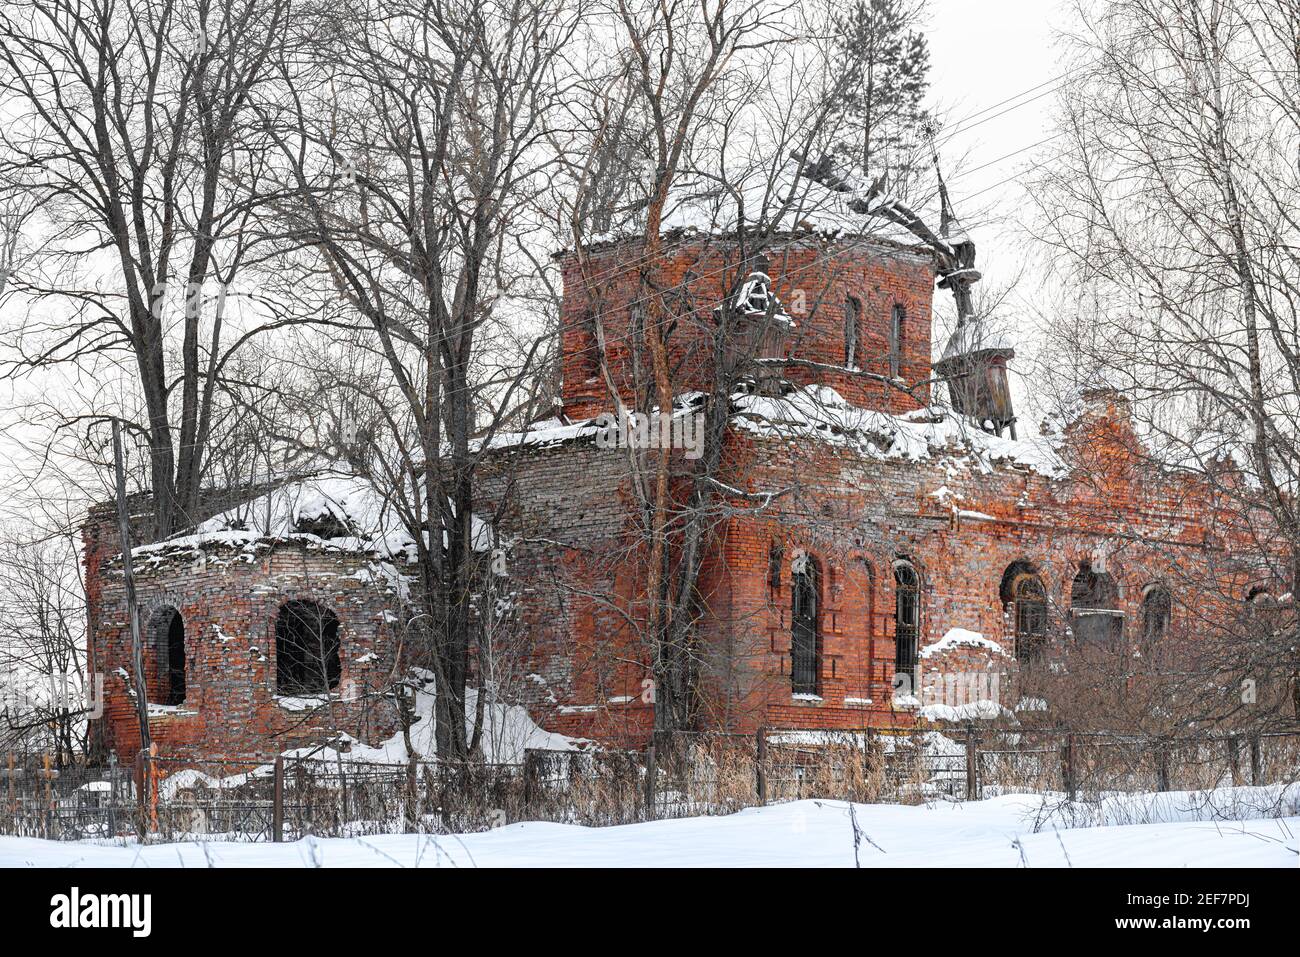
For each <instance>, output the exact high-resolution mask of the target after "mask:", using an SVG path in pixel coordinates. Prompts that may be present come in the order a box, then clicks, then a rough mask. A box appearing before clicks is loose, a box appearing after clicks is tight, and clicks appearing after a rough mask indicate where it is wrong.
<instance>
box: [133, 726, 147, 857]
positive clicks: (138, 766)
mask: <svg viewBox="0 0 1300 957" xmlns="http://www.w3.org/2000/svg"><path fill="white" fill-rule="evenodd" d="M148 786H149V753H148V752H147V751H145V750H144V749H143V748H141V749H140V750H139V751H136V753H135V836H136V839H137V840H138V841H139V842H140V843H141V844H143V843H144V839H145V834H146V830H145V822H146V821H147V820H148V817H147V815H148V814H149V795H148V794H147V793H146V789H147V788H148Z"/></svg>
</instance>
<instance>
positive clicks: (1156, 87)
mask: <svg viewBox="0 0 1300 957" xmlns="http://www.w3.org/2000/svg"><path fill="white" fill-rule="evenodd" d="M1075 12H1076V20H1077V23H1078V26H1077V29H1076V31H1075V33H1074V34H1073V35H1072V36H1070V37H1068V38H1067V39H1068V42H1069V46H1070V49H1071V51H1072V64H1071V66H1072V69H1071V74H1072V79H1071V80H1070V82H1069V84H1068V86H1067V88H1066V91H1065V94H1064V96H1063V98H1062V101H1061V105H1060V118H1059V124H1060V132H1061V135H1062V138H1063V139H1064V140H1065V141H1066V143H1067V145H1066V148H1065V150H1064V151H1063V153H1062V154H1061V156H1060V158H1059V160H1058V161H1057V162H1055V163H1053V164H1051V165H1049V166H1047V167H1046V168H1045V170H1044V172H1043V173H1042V174H1041V177H1040V178H1039V181H1038V182H1037V183H1036V184H1035V189H1034V191H1033V194H1032V195H1033V196H1034V197H1035V198H1036V200H1037V201H1038V203H1039V207H1040V211H1041V216H1040V217H1038V226H1037V232H1038V234H1039V235H1040V236H1041V238H1042V239H1044V240H1045V241H1046V242H1047V243H1048V245H1049V248H1050V249H1051V250H1052V253H1053V256H1054V262H1055V264H1056V265H1057V266H1059V267H1060V270H1061V275H1062V276H1064V277H1065V278H1067V279H1068V280H1069V281H1070V282H1071V287H1070V288H1071V289H1072V290H1077V292H1072V293H1071V295H1070V296H1069V297H1068V298H1066V297H1063V299H1065V301H1064V302H1063V303H1062V308H1061V309H1060V310H1059V313H1058V314H1057V315H1056V316H1055V317H1053V319H1052V320H1051V321H1050V322H1049V323H1048V333H1049V345H1048V348H1047V349H1046V350H1045V353H1046V354H1048V355H1051V356H1052V357H1053V363H1052V365H1053V368H1052V369H1050V370H1046V372H1047V373H1048V374H1047V375H1045V376H1044V377H1043V379H1042V381H1044V382H1045V383H1046V382H1054V384H1055V386H1056V392H1057V397H1058V399H1060V400H1062V401H1063V402H1064V403H1066V404H1072V403H1074V402H1075V401H1077V396H1078V394H1079V390H1080V389H1082V388H1088V387H1093V388H1095V387H1098V386H1105V387H1109V388H1112V389H1115V390H1117V391H1118V392H1119V393H1120V394H1122V397H1123V401H1121V403H1120V405H1121V407H1122V409H1123V411H1124V412H1126V413H1127V414H1129V415H1130V416H1131V420H1132V424H1133V428H1134V430H1135V433H1134V434H1135V437H1136V438H1140V439H1141V440H1142V443H1143V446H1144V448H1143V449H1139V448H1138V447H1137V445H1136V444H1134V452H1135V454H1137V455H1139V457H1145V458H1146V459H1147V461H1146V462H1145V466H1146V467H1150V468H1151V469H1152V470H1153V475H1155V476H1158V478H1159V481H1161V482H1166V483H1168V482H1170V481H1171V480H1182V484H1181V486H1178V485H1167V487H1182V488H1184V489H1185V490H1186V492H1185V501H1184V502H1182V503H1174V505H1173V507H1175V508H1182V507H1192V506H1193V505H1194V506H1196V507H1198V508H1201V509H1204V514H1206V515H1209V516H1211V517H1212V519H1211V524H1210V528H1209V530H1208V532H1207V535H1208V539H1207V542H1206V543H1205V546H1206V547H1205V551H1204V561H1203V562H1200V563H1197V564H1196V566H1195V567H1194V568H1188V567H1187V566H1186V564H1185V563H1181V562H1178V561H1176V560H1174V559H1173V557H1172V555H1171V557H1170V565H1169V567H1170V577H1171V579H1174V580H1175V581H1177V582H1178V584H1179V585H1180V586H1181V587H1182V589H1183V595H1182V597H1181V599H1180V600H1179V602H1178V605H1179V607H1180V608H1181V609H1182V610H1184V612H1185V613H1186V614H1187V615H1188V616H1189V617H1190V618H1192V619H1193V620H1194V621H1195V622H1196V624H1197V631H1198V632H1199V635H1198V637H1199V638H1200V639H1201V640H1202V641H1204V642H1205V643H1206V644H1205V645H1204V647H1203V648H1202V649H1201V650H1200V651H1198V652H1197V653H1196V654H1195V658H1194V660H1195V661H1196V662H1197V666H1196V667H1194V668H1193V667H1190V664H1189V660H1188V659H1185V660H1184V667H1183V668H1182V669H1181V672H1182V673H1183V675H1184V678H1185V680H1184V682H1183V684H1184V688H1183V692H1182V700H1183V701H1184V702H1185V703H1187V704H1188V706H1189V707H1188V713H1189V714H1191V715H1194V716H1196V717H1198V718H1200V719H1203V720H1225V721H1226V720H1238V719H1239V718H1241V717H1242V716H1243V715H1245V714H1249V713H1250V712H1251V711H1252V705H1253V703H1254V702H1255V699H1254V698H1253V697H1252V698H1250V701H1247V700H1246V698H1247V697H1249V696H1247V695H1243V694H1240V693H1238V692H1237V685H1238V683H1239V682H1243V681H1246V682H1257V683H1258V685H1259V687H1260V698H1259V702H1260V705H1259V709H1258V710H1259V711H1260V712H1261V714H1260V715H1259V717H1260V719H1261V720H1262V719H1265V718H1267V717H1268V716H1269V715H1270V714H1272V715H1275V714H1276V711H1275V710H1273V711H1271V712H1269V713H1263V712H1264V711H1265V709H1263V700H1264V697H1263V686H1264V685H1265V683H1267V682H1273V683H1274V687H1273V689H1272V691H1273V693H1272V694H1271V695H1270V696H1269V700H1271V701H1272V702H1273V703H1274V706H1276V703H1277V702H1278V701H1279V699H1280V698H1281V697H1283V696H1284V695H1282V694H1279V693H1278V692H1279V691H1280V689H1281V688H1284V687H1285V686H1286V684H1287V682H1288V681H1290V680H1293V676H1294V674H1295V671H1296V668H1297V664H1298V662H1297V658H1296V652H1295V616H1294V603H1293V601H1292V600H1291V598H1290V595H1292V594H1294V593H1295V590H1296V587H1297V585H1300V579H1298V577H1297V576H1300V549H1298V547H1297V546H1300V514H1297V511H1296V509H1297V494H1296V493H1297V480H1300V444H1298V439H1300V432H1298V431H1297V424H1298V422H1297V415H1298V414H1300V407H1297V404H1296V396H1297V394H1298V393H1300V311H1298V307H1300V289H1298V288H1297V285H1296V276H1297V272H1298V271H1297V265H1300V263H1298V262H1297V253H1296V250H1297V244H1296V235H1297V223H1298V222H1300V206H1298V205H1297V202H1296V195H1297V192H1296V188H1297V186H1298V185H1300V182H1297V179H1298V177H1300V171H1298V170H1297V168H1296V166H1295V162H1294V159H1295V143H1296V140H1297V136H1300V97H1297V94H1296V89H1295V81H1294V80H1295V71H1296V68H1297V65H1298V64H1300V52H1298V51H1300V48H1298V47H1297V46H1296V42H1295V39H1296V29H1297V27H1296V25H1297V23H1300V7H1297V6H1296V5H1295V4H1294V3H1290V2H1282V3H1276V2H1254V0H1246V2H1241V3H1232V4H1225V3H1220V2H1215V0H1192V2H1188V3H1174V2H1166V0H1096V2H1092V0H1080V2H1078V3H1077V4H1076V11H1075ZM1098 474H1099V475H1100V474H1101V473H1100V470H1099V472H1098ZM1229 544H1230V545H1231V546H1232V547H1231V548H1228V549H1227V551H1226V552H1225V551H1223V547H1224V546H1225V545H1229ZM1234 551H1235V553H1236V555H1238V556H1239V557H1238V558H1237V559H1231V558H1229V557H1228V555H1229V554H1230V553H1232V552H1234ZM1241 556H1244V557H1241ZM1252 590H1254V591H1255V592H1256V593H1260V590H1263V591H1266V592H1271V593H1272V594H1273V595H1274V597H1275V599H1277V604H1276V606H1275V608H1274V610H1273V612H1272V613H1270V614H1269V615H1268V616H1265V617H1266V618H1267V619H1268V620H1267V623H1264V622H1262V620H1261V616H1259V615H1257V614H1253V613H1250V612H1249V609H1248V608H1247V606H1246V604H1245V601H1246V599H1247V597H1248V596H1249V595H1250V594H1252ZM1210 677H1212V678H1213V679H1214V685H1215V686H1216V687H1220V688H1223V687H1226V688H1228V689H1229V691H1230V693H1228V694H1226V695H1221V694H1216V695H1205V694H1198V693H1197V692H1196V689H1197V688H1198V687H1199V688H1204V687H1205V686H1206V683H1207V678H1210Z"/></svg>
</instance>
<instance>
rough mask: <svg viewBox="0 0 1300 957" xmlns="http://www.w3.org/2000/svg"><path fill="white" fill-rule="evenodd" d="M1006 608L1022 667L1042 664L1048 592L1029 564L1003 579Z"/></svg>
mask: <svg viewBox="0 0 1300 957" xmlns="http://www.w3.org/2000/svg"><path fill="white" fill-rule="evenodd" d="M1001 597H1002V605H1003V607H1004V608H1005V609H1006V610H1007V611H1008V612H1009V613H1010V614H1011V616H1012V627H1013V628H1014V629H1015V654H1016V658H1017V659H1018V660H1019V661H1020V662H1021V664H1022V665H1029V666H1032V665H1036V664H1038V663H1040V662H1041V661H1042V657H1043V648H1044V645H1045V644H1046V642H1047V589H1045V588H1044V587H1043V580H1042V578H1040V577H1039V576H1038V574H1037V572H1035V571H1034V569H1033V566H1031V565H1030V564H1029V563H1027V562H1016V563H1014V564H1012V565H1011V566H1010V567H1009V568H1007V570H1006V573H1005V574H1004V575H1003V576H1002V588H1001Z"/></svg>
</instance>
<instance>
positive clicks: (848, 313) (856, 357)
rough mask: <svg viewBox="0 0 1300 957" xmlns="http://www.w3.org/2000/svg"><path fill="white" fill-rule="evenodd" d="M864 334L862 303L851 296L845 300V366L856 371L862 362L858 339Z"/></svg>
mask: <svg viewBox="0 0 1300 957" xmlns="http://www.w3.org/2000/svg"><path fill="white" fill-rule="evenodd" d="M861 334H862V303H860V302H859V301H858V300H856V299H854V298H853V297H852V296H850V297H849V298H848V299H846V300H844V365H845V366H847V367H848V368H850V369H856V368H857V367H858V363H859V362H861V361H862V353H861V350H860V349H859V348H858V337H859V336H861Z"/></svg>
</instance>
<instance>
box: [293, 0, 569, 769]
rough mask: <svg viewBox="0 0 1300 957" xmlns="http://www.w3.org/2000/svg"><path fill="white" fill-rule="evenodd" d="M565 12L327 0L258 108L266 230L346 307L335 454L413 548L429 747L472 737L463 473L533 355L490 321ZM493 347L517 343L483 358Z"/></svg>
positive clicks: (517, 228) (512, 275) (536, 362)
mask: <svg viewBox="0 0 1300 957" xmlns="http://www.w3.org/2000/svg"><path fill="white" fill-rule="evenodd" d="M579 22H580V16H579V12H578V9H577V8H576V7H575V6H573V5H568V4H552V3H542V2H536V0H511V2H502V3H487V4H481V3H469V2H465V3H461V2H452V3H441V4H436V5H432V6H431V5H427V4H405V3H396V4H393V3H384V4H364V5H362V6H360V7H357V6H350V7H346V8H345V7H339V8H337V9H330V10H327V11H324V12H322V15H321V19H320V20H319V21H318V22H317V24H316V25H315V27H314V29H315V31H316V34H317V36H318V37H320V38H321V41H320V42H321V46H320V48H319V50H318V53H317V59H316V61H315V66H314V67H313V68H312V69H310V70H308V71H305V72H301V73H299V72H297V66H296V64H289V63H286V65H285V73H286V76H289V77H291V79H292V80H293V82H294V84H295V100H294V107H293V109H292V110H290V111H288V112H286V113H283V114H279V115H276V116H270V117H268V120H269V122H270V123H271V124H273V125H274V127H275V128H276V129H277V130H278V132H277V133H276V134H275V135H276V137H277V139H278V142H279V144H280V147H281V149H280V155H281V156H282V157H283V158H284V159H285V160H286V161H287V163H288V169H289V175H290V180H289V182H288V183H287V184H286V189H287V190H288V189H292V190H293V191H295V192H296V196H295V199H294V203H293V205H292V206H290V205H288V204H286V205H285V206H284V207H283V208H282V213H283V214H284V217H285V221H286V223H287V227H286V228H287V230H288V232H289V234H290V235H291V236H292V237H293V238H294V240H295V241H300V242H303V243H310V244H312V245H313V247H314V248H315V249H316V250H317V251H318V253H319V258H318V259H315V260H312V261H309V262H305V263H304V264H303V265H302V269H303V272H304V274H305V275H308V276H309V277H310V276H315V275H324V276H326V277H328V280H329V282H330V284H331V286H332V289H331V290H330V293H331V295H333V296H335V297H337V299H338V300H341V302H342V303H343V304H345V306H346V309H347V311H348V312H349V313H350V314H351V315H352V317H354V321H355V320H360V328H361V331H360V332H359V333H358V334H357V335H356V336H355V337H354V338H353V339H352V343H353V345H354V346H355V348H356V352H354V355H355V356H357V357H365V358H363V359H362V360H361V361H362V363H363V365H362V366H361V367H360V368H363V369H364V370H365V371H364V372H362V373H361V374H359V375H350V376H348V377H347V379H346V383H347V386H348V387H349V388H350V389H351V390H352V396H353V398H352V402H353V404H354V405H355V406H356V412H355V418H354V412H353V411H349V412H348V413H347V414H346V416H345V418H346V419H347V420H348V424H347V431H348V432H349V433H352V434H353V438H354V439H358V438H362V439H364V440H365V442H369V443H370V444H371V449H372V454H370V455H369V456H359V455H358V454H357V445H358V444H365V443H364V442H362V443H358V442H356V441H354V442H353V443H352V445H353V450H352V452H353V458H354V462H355V464H358V465H363V466H364V467H365V468H367V469H369V470H371V472H370V474H373V475H374V476H375V478H376V480H377V485H378V486H379V487H381V488H384V489H385V490H388V491H390V492H391V495H392V505H393V507H394V508H395V509H396V511H397V513H398V514H399V515H400V516H401V518H402V521H403V522H404V524H405V526H406V528H407V529H408V530H409V533H410V536H411V540H412V542H413V543H414V545H413V547H414V549H415V552H416V567H417V568H418V570H419V578H420V581H419V583H418V585H419V587H418V594H419V598H418V601H419V602H420V608H419V612H420V613H419V614H417V615H416V616H415V617H414V619H413V621H414V623H415V627H416V628H417V629H418V632H419V633H420V634H421V635H423V638H424V640H423V642H421V644H423V646H424V648H425V650H426V651H427V656H428V663H429V666H430V667H431V668H432V670H433V672H434V674H435V676H436V679H437V682H438V695H437V715H436V718H437V735H438V751H439V756H440V757H442V758H446V759H463V758H464V757H466V756H467V755H468V753H469V750H470V746H471V744H472V743H473V742H472V739H473V737H474V735H472V734H467V730H466V714H465V697H466V696H465V688H466V680H467V677H468V669H469V652H470V648H471V645H472V642H473V640H474V639H473V635H474V627H473V622H472V609H473V603H474V602H473V598H474V594H475V589H476V578H477V574H478V572H477V568H478V567H479V563H480V561H481V557H480V552H479V551H476V549H481V548H482V544H483V542H482V535H483V532H482V531H481V526H479V525H478V524H477V523H478V520H477V519H476V518H475V516H474V509H475V504H476V498H475V472H476V469H477V467H478V464H479V462H480V460H481V457H482V455H483V454H484V450H485V448H486V447H487V446H489V445H490V443H491V438H492V436H493V434H494V433H495V432H496V430H497V429H499V428H500V427H501V425H502V424H504V423H509V422H511V421H515V420H517V419H518V418H519V417H520V416H526V415H527V414H528V409H529V407H530V406H531V404H532V401H533V399H534V398H535V389H536V381H537V380H536V373H537V371H538V368H539V366H540V364H541V361H540V360H541V359H542V358H543V356H544V352H543V349H542V339H541V338H540V337H539V336H526V335H523V336H521V335H518V334H515V336H514V337H513V338H512V336H511V335H509V334H506V333H505V331H504V326H503V325H502V319H503V318H504V316H503V313H504V312H505V310H506V308H507V306H508V304H509V303H510V302H511V297H512V296H513V295H514V294H516V293H517V292H519V291H520V289H521V288H522V284H521V280H520V279H519V277H520V275H521V269H522V272H523V273H524V274H525V275H526V274H528V273H529V272H530V271H532V270H533V268H534V267H533V263H534V261H535V258H536V253H535V251H534V249H533V244H534V243H535V241H536V237H534V236H533V235H530V233H529V231H528V230H527V229H526V228H523V224H524V223H526V222H527V217H528V211H529V209H530V208H531V204H532V203H534V202H535V200H536V197H537V196H538V195H539V194H540V193H542V192H544V191H545V190H546V189H547V187H548V181H547V176H546V171H547V169H548V167H549V166H550V165H552V164H553V163H554V157H553V154H551V153H550V152H549V151H547V150H545V149H543V148H542V146H543V145H544V143H545V136H546V133H547V131H548V129H549V124H550V123H551V122H552V113H553V112H554V108H555V104H556V102H557V100H558V97H559V96H560V94H561V93H562V91H563V89H564V86H563V79H562V67H563V65H564V63H565V54H566V48H567V46H568V45H569V44H570V43H571V42H573V40H574V37H575V34H576V30H577V27H578V24H579ZM524 267H526V268H524ZM308 281H310V280H308ZM325 308H331V307H328V306H327V307H325ZM333 308H336V307H333ZM494 333H495V335H494ZM511 344H513V345H514V346H519V347H522V354H518V353H515V354H511V355H509V361H503V359H504V357H505V355H506V354H509V353H511V352H512V351H513V350H512V348H511V347H510V345H511ZM366 421H368V423H369V424H370V426H371V427H370V428H368V429H367V430H366V432H365V433H364V435H360V434H357V433H355V432H353V424H354V423H359V422H366Z"/></svg>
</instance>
